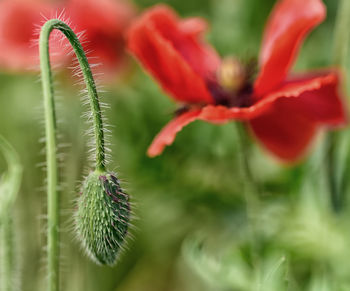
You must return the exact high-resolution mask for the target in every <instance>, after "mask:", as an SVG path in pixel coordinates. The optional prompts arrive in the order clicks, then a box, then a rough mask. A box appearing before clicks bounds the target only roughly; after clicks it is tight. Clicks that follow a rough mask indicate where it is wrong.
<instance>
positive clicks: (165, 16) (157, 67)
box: [128, 5, 220, 103]
mask: <svg viewBox="0 0 350 291" xmlns="http://www.w3.org/2000/svg"><path fill="white" fill-rule="evenodd" d="M193 23H194V24H195V25H194V26H193V27H189V23H186V22H183V21H181V20H179V19H178V18H177V16H176V15H175V13H174V12H173V11H172V10H171V9H169V8H167V7H166V6H164V5H159V6H156V7H154V8H152V9H150V10H149V11H148V12H146V13H145V14H144V15H143V16H142V17H141V18H140V19H139V20H138V21H137V22H136V23H135V24H134V25H133V26H132V27H131V28H130V30H129V32H128V47H129V49H130V51H131V52H132V53H133V54H134V55H135V56H136V57H137V58H138V59H139V60H140V61H141V63H142V64H143V65H144V66H145V67H146V69H148V70H149V71H150V72H151V73H152V75H153V76H154V77H155V78H156V79H157V80H158V81H159V82H160V84H161V85H162V87H163V88H164V90H166V91H168V92H169V93H170V94H172V95H173V97H174V98H175V99H177V100H179V101H183V102H189V103H213V102H214V100H213V98H212V96H211V94H210V93H209V91H208V89H207V87H206V84H205V80H204V78H206V77H207V76H208V75H210V74H212V73H213V72H214V71H216V69H217V67H218V66H219V63H220V59H219V58H218V56H217V55H216V53H215V52H214V50H212V49H211V48H209V46H207V45H204V44H203V43H202V42H201V41H200V40H198V35H199V32H201V31H202V30H203V22H201V23H200V22H199V21H198V20H197V21H196V22H193V20H192V24H193Z"/></svg>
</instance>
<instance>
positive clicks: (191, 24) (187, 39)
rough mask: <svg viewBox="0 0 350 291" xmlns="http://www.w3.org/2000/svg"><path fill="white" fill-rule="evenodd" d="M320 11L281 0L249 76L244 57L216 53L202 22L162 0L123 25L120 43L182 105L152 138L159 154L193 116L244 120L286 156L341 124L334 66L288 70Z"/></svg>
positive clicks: (296, 155) (303, 2)
mask: <svg viewBox="0 0 350 291" xmlns="http://www.w3.org/2000/svg"><path fill="white" fill-rule="evenodd" d="M325 16H326V9H325V7H324V5H323V3H322V2H321V1H320V0H281V1H278V2H277V4H276V6H275V7H274V9H273V11H272V13H271V16H270V18H269V20H268V23H267V26H266V28H265V32H264V37H263V42H262V48H261V51H260V55H259V72H258V73H257V77H256V78H255V80H254V70H252V66H251V64H244V63H242V62H240V61H239V60H238V59H236V58H228V59H224V60H222V59H220V57H219V56H218V54H217V53H216V52H215V50H214V49H213V48H212V47H211V46H210V45H208V44H207V43H205V42H204V41H203V39H202V36H203V33H204V32H205V30H206V28H207V24H206V22H205V21H204V20H202V19H200V18H189V19H184V20H183V19H179V17H178V16H177V15H176V14H175V12H174V11H173V10H171V9H170V8H169V7H167V6H165V5H158V6H155V7H153V8H151V9H149V10H148V11H146V12H145V13H144V14H143V15H142V16H141V17H140V18H139V19H138V20H137V21H136V22H135V23H134V24H133V25H132V27H131V28H130V29H129V31H128V48H129V50H130V52H131V53H132V54H133V55H134V56H136V58H137V59H138V60H139V61H140V62H141V64H142V65H143V66H144V67H145V68H146V69H147V70H148V71H149V72H150V73H151V74H152V75H153V76H154V78H155V79H156V80H157V81H158V82H159V83H160V84H161V86H162V87H163V89H164V90H165V91H166V92H168V93H169V94H170V95H171V96H172V97H173V98H174V99H175V100H176V101H177V102H179V103H182V104H183V105H184V106H183V107H182V108H181V110H178V111H177V113H176V116H175V118H174V119H173V120H172V121H170V123H168V124H167V125H166V126H165V127H164V128H163V129H162V131H161V132H160V133H159V134H158V135H157V136H156V137H155V139H154V140H153V142H152V144H151V146H150V147H149V149H148V155H149V156H157V155H159V154H160V153H161V152H162V151H163V149H164V148H165V146H166V145H170V144H172V143H173V141H174V139H175V136H176V134H177V133H178V132H179V131H180V130H181V129H182V128H183V127H184V126H186V125H187V124H189V123H191V122H193V121H195V120H204V121H207V122H210V123H215V124H222V123H226V122H228V121H230V120H237V121H243V122H246V123H247V124H248V126H249V127H250V129H251V131H252V132H253V134H254V135H255V137H256V138H257V139H258V140H259V141H260V143H261V144H262V145H263V146H264V147H265V148H266V149H268V150H269V151H270V152H271V153H273V154H274V155H275V156H277V157H278V158H280V159H281V160H283V161H286V162H293V161H296V160H298V159H300V158H301V157H302V156H303V154H304V153H305V151H306V149H307V147H308V145H309V144H310V141H311V140H312V138H313V136H314V135H315V132H316V130H317V129H318V128H319V127H321V126H324V125H327V126H337V125H341V124H344V123H345V119H346V118H345V113H344V108H343V105H342V100H341V96H340V93H339V81H340V80H339V79H340V76H339V73H338V72H337V71H335V70H331V69H328V70H323V71H318V72H312V73H306V74H301V75H294V74H293V75H292V74H289V71H290V68H291V66H292V64H293V62H294V59H295V57H296V55H297V53H298V50H299V47H300V45H301V44H302V42H303V40H304V38H305V37H306V35H307V34H308V33H309V32H310V31H311V30H312V29H313V28H314V27H315V26H317V25H318V24H320V23H321V22H322V20H323V19H324V18H325Z"/></svg>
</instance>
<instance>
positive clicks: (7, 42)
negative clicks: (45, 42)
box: [0, 0, 65, 71]
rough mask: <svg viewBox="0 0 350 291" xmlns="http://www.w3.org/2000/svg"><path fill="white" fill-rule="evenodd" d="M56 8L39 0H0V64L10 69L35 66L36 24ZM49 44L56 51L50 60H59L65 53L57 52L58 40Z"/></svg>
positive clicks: (29, 68) (36, 54)
mask: <svg viewBox="0 0 350 291" xmlns="http://www.w3.org/2000/svg"><path fill="white" fill-rule="evenodd" d="M56 11H57V6H53V5H51V4H50V5H49V4H48V3H44V2H43V1H38V0H27V1H24V0H3V1H0V52H1V53H0V67H1V68H5V69H7V70H12V71H23V70H36V71H37V70H38V69H39V53H38V52H39V49H38V45H37V43H35V42H34V40H35V39H38V35H36V30H37V27H38V26H40V25H41V24H42V22H43V20H44V16H46V17H48V16H51V15H53V13H55V12H56ZM50 44H51V48H50V49H51V51H54V52H55V54H54V55H55V56H54V58H53V62H55V63H56V62H60V61H61V60H62V58H65V54H63V53H59V50H58V49H57V48H58V47H59V43H58V41H57V42H56V43H55V44H53V43H52V42H50Z"/></svg>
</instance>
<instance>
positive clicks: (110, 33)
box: [66, 0, 136, 79]
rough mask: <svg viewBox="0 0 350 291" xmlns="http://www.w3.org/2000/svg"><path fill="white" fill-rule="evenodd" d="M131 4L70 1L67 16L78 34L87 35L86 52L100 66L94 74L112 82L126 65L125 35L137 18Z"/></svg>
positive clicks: (107, 0) (116, 0) (112, 0)
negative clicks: (79, 32) (111, 79)
mask: <svg viewBox="0 0 350 291" xmlns="http://www.w3.org/2000/svg"><path fill="white" fill-rule="evenodd" d="M135 11H136V10H135V7H134V6H133V5H132V4H131V3H130V2H129V1H127V0H98V1H95V0H68V2H67V5H66V15H67V16H68V17H69V19H70V20H71V23H72V26H73V28H74V29H75V30H76V31H83V32H84V37H83V48H84V50H85V51H88V52H89V53H88V56H89V57H90V58H92V59H93V62H96V63H100V66H98V67H96V68H93V71H94V72H98V73H103V74H104V77H105V78H107V79H108V78H112V77H113V76H115V73H116V72H118V70H119V69H121V68H123V65H125V62H126V60H127V59H126V58H125V56H126V54H125V50H124V49H125V39H124V31H125V29H126V28H127V26H128V25H129V24H130V22H131V20H132V19H133V17H134V16H135V14H136V12H135Z"/></svg>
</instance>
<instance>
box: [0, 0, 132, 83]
mask: <svg viewBox="0 0 350 291" xmlns="http://www.w3.org/2000/svg"><path fill="white" fill-rule="evenodd" d="M135 10H136V9H135V7H134V6H133V5H132V4H131V2H129V1H127V0H118V1H114V0H99V1H92V0H66V1H61V2H58V3H52V2H48V1H45V0H4V1H1V2H0V50H1V54H0V67H1V68H5V69H7V70H14V71H23V70H33V71H38V70H39V57H38V45H37V43H35V41H34V40H36V39H38V36H37V35H35V34H36V30H37V27H41V24H42V23H43V21H45V18H63V19H64V18H67V20H68V21H69V23H70V24H71V25H72V27H74V29H75V30H76V31H78V32H84V33H83V41H84V44H83V47H84V49H85V51H88V52H89V53H88V56H89V57H90V58H92V59H93V61H94V62H96V63H99V64H100V66H98V67H95V68H94V71H95V72H98V73H100V72H103V73H104V79H107V80H108V79H110V78H112V77H114V76H115V74H116V73H117V72H119V70H120V69H121V68H123V67H124V66H123V65H124V64H125V63H126V59H127V58H126V54H125V49H124V48H125V39H124V31H125V29H126V27H127V26H128V25H129V24H130V22H131V20H132V19H133V17H134V16H135V14H136V13H135ZM54 36H55V35H54ZM54 39H55V38H54V37H53V39H52V40H50V51H51V52H54V53H53V54H51V55H52V56H53V58H52V61H53V62H54V63H55V64H61V65H62V64H67V63H68V62H69V61H71V58H70V57H69V54H68V52H67V51H66V50H65V46H63V45H62V44H61V43H60V42H61V39H62V38H61V37H58V38H57V37H56V41H53V40H54Z"/></svg>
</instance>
